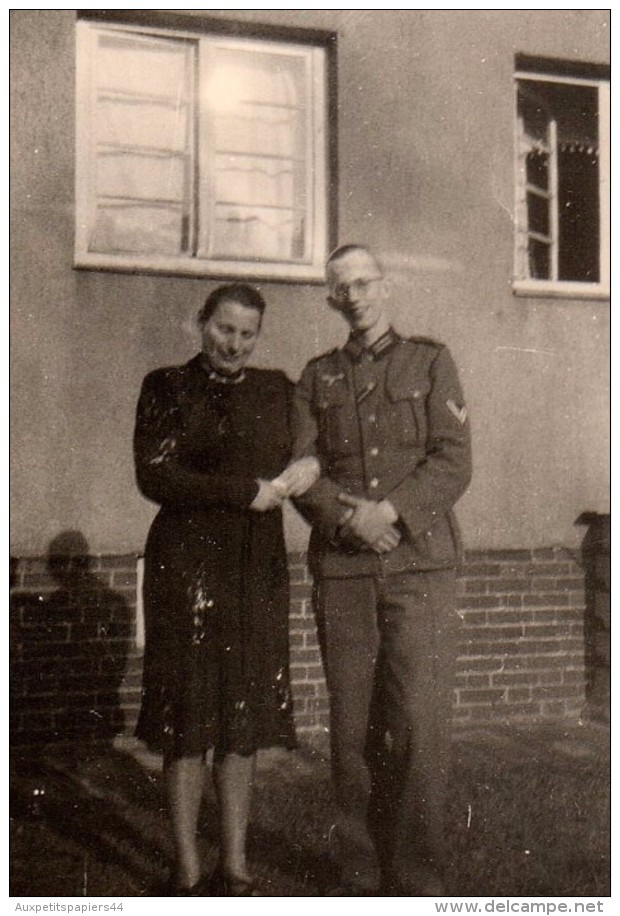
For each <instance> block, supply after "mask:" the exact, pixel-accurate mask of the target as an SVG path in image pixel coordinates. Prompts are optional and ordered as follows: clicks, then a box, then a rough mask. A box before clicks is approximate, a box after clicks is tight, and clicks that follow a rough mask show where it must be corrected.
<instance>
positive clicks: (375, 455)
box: [370, 445, 379, 458]
mask: <svg viewBox="0 0 620 916" xmlns="http://www.w3.org/2000/svg"><path fill="white" fill-rule="evenodd" d="M370 454H371V455H372V457H373V458H376V457H377V455H378V454H379V449H378V448H377V446H376V445H373V447H372V448H371V450H370Z"/></svg>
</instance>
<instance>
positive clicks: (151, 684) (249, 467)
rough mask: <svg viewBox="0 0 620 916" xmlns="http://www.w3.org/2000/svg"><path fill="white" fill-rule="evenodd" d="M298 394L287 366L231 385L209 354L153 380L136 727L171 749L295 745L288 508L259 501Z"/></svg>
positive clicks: (142, 477)
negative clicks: (152, 513) (254, 505)
mask: <svg viewBox="0 0 620 916" xmlns="http://www.w3.org/2000/svg"><path fill="white" fill-rule="evenodd" d="M291 395H292V383H291V382H289V380H288V379H287V378H286V376H285V375H284V374H283V373H281V372H276V371H267V370H260V369H247V370H246V372H245V377H244V378H242V380H241V381H239V382H238V383H228V384H223V383H222V382H220V381H217V380H215V379H213V378H211V377H210V374H209V372H208V371H207V370H206V369H205V368H204V366H203V364H202V362H201V357H200V356H196V357H195V358H194V359H192V360H190V362H189V363H187V364H186V365H184V366H175V367H171V368H167V369H160V370H157V371H155V372H152V373H151V374H150V375H148V376H147V377H146V379H145V380H144V383H143V386H142V392H141V395H140V401H139V404H138V411H137V420H136V430H135V437H134V449H135V461H136V472H137V480H138V485H139V487H140V489H141V491H142V493H143V494H144V495H145V496H146V497H148V498H149V499H151V500H154V501H155V502H157V503H159V504H160V505H161V508H160V511H159V513H158V515H157V516H156V518H155V520H154V521H153V524H152V526H151V529H150V531H149V535H148V539H147V544H146V556H145V578H144V607H145V624H146V651H145V658H144V675H143V688H142V708H141V711H140V718H139V721H138V726H137V730H136V734H137V735H138V737H139V738H141V739H142V740H143V741H145V742H146V744H147V745H148V746H149V747H150V748H151V749H153V750H157V751H162V752H163V753H164V754H166V755H167V756H168V757H170V758H179V757H186V756H194V755H199V754H202V753H204V752H205V751H206V750H207V749H208V748H210V747H215V748H216V749H217V753H218V754H219V755H221V754H224V753H230V752H234V753H239V754H250V753H252V752H253V751H255V750H257V749H258V748H260V747H269V746H273V745H282V746H284V747H289V748H292V747H294V746H295V733H294V725H293V715H292V700H291V690H290V682H289V670H288V661H289V645H288V609H289V583H288V569H287V562H286V551H285V544H284V534H283V530H282V513H281V511H280V510H278V509H276V510H271V511H269V512H255V511H253V510H250V509H249V506H250V503H251V502H252V500H253V499H254V497H255V496H256V494H257V493H258V484H257V482H256V478H259V477H260V478H264V479H272V478H273V477H275V476H277V475H278V474H279V473H280V472H281V471H282V470H283V469H284V468H285V466H286V464H287V463H288V461H289V458H290V448H291V438H290V429H289V415H290V400H291Z"/></svg>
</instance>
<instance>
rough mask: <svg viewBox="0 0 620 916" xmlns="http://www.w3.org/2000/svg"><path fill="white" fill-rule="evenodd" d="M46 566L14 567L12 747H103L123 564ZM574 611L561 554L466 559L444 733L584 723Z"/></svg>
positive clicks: (132, 711) (302, 577)
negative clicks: (505, 724) (450, 724)
mask: <svg viewBox="0 0 620 916" xmlns="http://www.w3.org/2000/svg"><path fill="white" fill-rule="evenodd" d="M56 559H57V562H56V564H55V565H51V564H50V563H49V562H48V560H47V559H46V558H45V557H40V558H28V559H27V560H20V561H18V562H17V563H16V564H15V568H14V570H13V574H14V590H13V594H12V600H11V644H12V656H13V676H12V679H11V688H12V695H11V735H12V741H13V743H14V744H21V743H32V742H45V741H58V740H63V741H68V740H74V741H86V740H91V739H98V740H106V739H107V740H110V739H111V738H112V737H113V736H114V735H115V734H119V733H122V732H125V733H130V732H132V731H133V728H134V726H135V724H136V721H137V715H138V710H139V705H140V690H141V673H142V655H141V649H140V645H139V643H140V640H139V639H136V630H137V627H136V623H137V621H136V594H137V592H136V586H137V581H138V577H137V574H136V557H134V556H112V557H84V556H82V557H79V556H78V557H76V556H74V557H72V558H69V557H57V558H56ZM289 565H290V573H291V609H290V634H291V636H290V645H291V680H292V687H293V698H294V704H295V719H296V724H297V728H298V731H299V732H300V733H313V732H317V731H320V730H324V729H326V728H327V727H328V699H327V689H326V686H325V679H324V675H323V668H322V666H321V658H320V652H319V647H318V642H317V635H316V629H315V625H314V619H313V615H312V608H311V581H310V577H309V575H308V571H307V569H306V566H305V563H304V559H303V557H302V556H300V555H298V554H297V555H292V556H291V557H290V564H289ZM50 567H51V568H50ZM583 609H584V576H583V572H582V570H581V567H580V565H579V563H578V562H576V560H575V557H573V556H572V555H571V554H570V553H569V552H568V551H565V550H560V549H555V550H553V549H541V550H533V551H531V550H516V551H515V550H512V551H511V550H505V551H473V552H470V553H469V554H468V555H467V557H466V562H465V563H464V566H463V569H462V571H461V576H460V579H459V597H458V603H457V610H458V614H459V617H460V620H461V627H460V634H459V645H458V651H459V655H458V661H457V670H456V677H455V683H454V693H453V714H454V723H455V726H471V725H479V724H482V723H486V724H488V723H491V722H498V721H516V720H519V721H532V720H533V719H537V720H538V719H563V718H572V719H576V718H578V717H579V716H582V715H584V714H585V715H589V714H590V713H591V712H592V711H591V710H589V709H588V708H587V706H586V686H587V683H586V682H587V674H586V665H585V652H584V610H583ZM138 628H139V626H138Z"/></svg>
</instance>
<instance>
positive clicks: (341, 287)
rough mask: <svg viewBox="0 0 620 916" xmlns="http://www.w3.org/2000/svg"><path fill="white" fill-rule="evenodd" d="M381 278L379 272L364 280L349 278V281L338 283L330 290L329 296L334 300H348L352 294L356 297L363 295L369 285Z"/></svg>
mask: <svg viewBox="0 0 620 916" xmlns="http://www.w3.org/2000/svg"><path fill="white" fill-rule="evenodd" d="M382 279H383V277H382V276H381V274H378V275H377V276H376V277H367V278H366V279H365V280H351V282H350V283H338V284H337V285H336V286H334V288H333V289H331V290H330V295H329V298H330V299H333V300H334V302H348V301H349V299H350V298H351V296H352V295H353V296H355V297H356V298H357V297H362V296H365V295H366V293H367V292H368V290H369V289H370V285H371V284H372V283H375V282H376V281H377V280H382Z"/></svg>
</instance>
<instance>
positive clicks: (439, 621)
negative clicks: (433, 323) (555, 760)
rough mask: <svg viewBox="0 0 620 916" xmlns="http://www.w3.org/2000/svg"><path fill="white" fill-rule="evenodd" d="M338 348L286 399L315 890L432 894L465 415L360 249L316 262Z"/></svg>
mask: <svg viewBox="0 0 620 916" xmlns="http://www.w3.org/2000/svg"><path fill="white" fill-rule="evenodd" d="M327 285H328V289H329V296H328V299H327V301H328V303H329V305H330V306H331V308H333V309H334V310H335V311H337V312H338V313H339V314H340V315H342V317H343V318H344V319H345V321H346V322H347V324H348V325H349V328H350V335H349V338H348V340H347V342H346V344H345V346H344V347H342V348H341V349H335V350H331V351H330V352H328V353H326V354H324V355H323V356H320V357H318V358H317V359H314V360H312V361H311V362H310V363H309V364H308V365H307V366H306V368H305V370H304V372H303V374H302V377H301V379H300V381H299V383H298V386H297V390H296V396H295V409H294V422H295V436H296V444H295V454H296V455H304V454H313V455H315V456H316V457H317V458H318V459H319V461H320V463H321V477H320V479H319V480H318V481H317V482H316V483H315V484H314V486H313V487H311V488H310V490H308V492H307V493H306V494H305V495H304V496H303V497H301V499H299V500H297V501H296V505H297V507H298V508H299V510H300V511H301V512H302V514H303V515H304V517H305V518H306V519H307V520H308V521H309V522H310V524H311V525H312V533H311V537H310V546H309V563H310V570H311V572H312V574H313V577H314V608H315V614H316V620H317V628H318V633H319V641H320V644H321V651H322V655H323V662H324V667H325V671H326V677H327V685H328V690H329V696H330V706H331V743H332V777H333V781H334V785H335V790H336V797H337V803H338V808H339V817H338V822H337V824H336V829H335V831H334V836H333V844H332V845H331V852H332V853H333V855H334V858H335V859H336V862H337V863H338V866H339V874H340V878H339V882H340V883H339V884H338V885H337V886H336V887H332V888H330V889H329V890H327V891H326V895H327V896H366V895H376V894H377V890H378V891H379V893H380V895H382V896H424V895H428V896H435V895H438V894H443V893H445V889H444V884H443V880H444V875H443V872H444V858H445V842H444V801H445V790H446V777H447V773H448V766H449V751H450V721H451V700H452V672H453V663H454V655H455V645H454V644H455V638H454V637H455V627H456V622H457V618H456V612H455V568H456V566H457V563H458V560H459V556H460V549H461V548H460V536H459V531H458V526H457V523H456V519H455V518H454V515H453V512H452V507H453V506H454V504H455V503H456V501H457V500H458V499H459V497H460V496H461V495H462V494H463V492H464V491H465V489H466V487H467V485H468V483H469V480H470V476H471V453H470V436H469V422H468V419H467V410H466V408H465V405H464V402H463V395H462V392H461V386H460V384H459V380H458V375H457V371H456V368H455V365H454V362H453V360H452V357H451V356H450V353H449V351H448V349H447V348H446V347H445V346H443V345H442V344H439V343H436V342H434V341H432V340H428V339H425V338H415V337H413V338H404V337H401V336H400V335H399V334H397V333H396V331H395V330H394V329H393V328H392V327H391V325H390V323H389V319H388V316H387V303H388V300H389V297H390V282H389V280H388V279H387V278H386V277H385V276H384V272H383V270H382V268H381V265H380V263H379V261H378V259H377V258H376V257H375V256H374V255H373V254H372V253H371V252H370V251H369V250H368V249H367V248H365V247H363V246H361V245H345V246H343V247H341V248H338V249H337V250H336V251H334V252H333V254H331V256H330V257H329V259H328V262H327Z"/></svg>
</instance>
